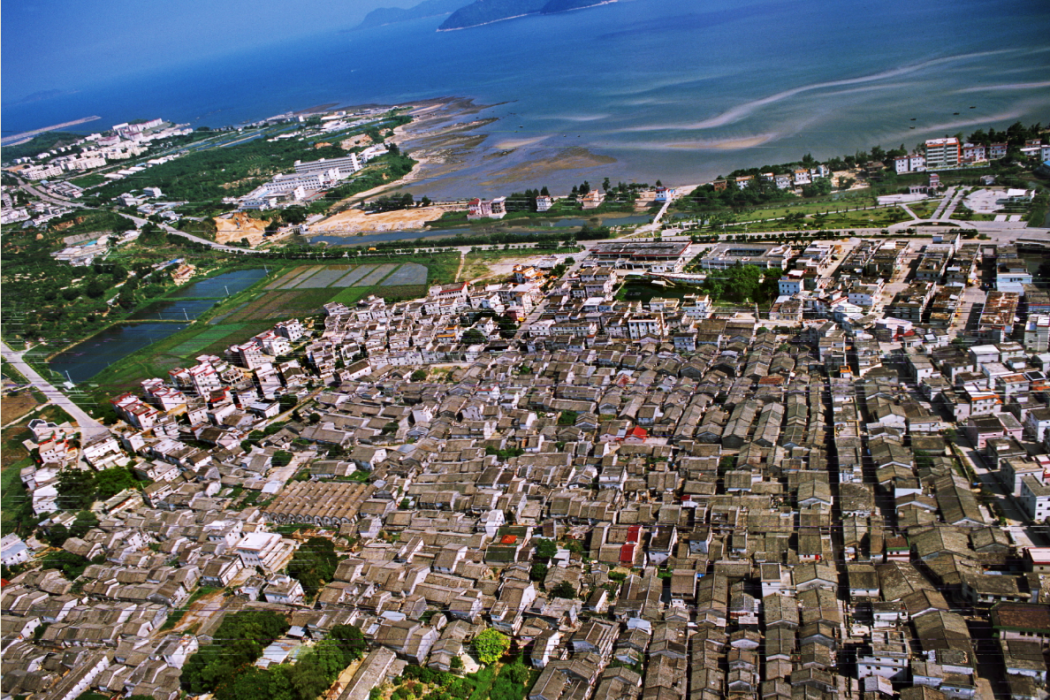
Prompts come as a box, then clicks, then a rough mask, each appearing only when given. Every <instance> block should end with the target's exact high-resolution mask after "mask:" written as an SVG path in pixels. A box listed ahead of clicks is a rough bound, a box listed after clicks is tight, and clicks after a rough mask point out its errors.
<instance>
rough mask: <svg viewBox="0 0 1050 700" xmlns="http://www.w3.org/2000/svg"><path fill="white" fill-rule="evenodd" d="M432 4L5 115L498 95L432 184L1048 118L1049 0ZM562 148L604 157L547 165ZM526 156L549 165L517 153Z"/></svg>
mask: <svg viewBox="0 0 1050 700" xmlns="http://www.w3.org/2000/svg"><path fill="white" fill-rule="evenodd" d="M440 21H441V20H440V19H439V18H432V19H427V20H420V21H417V22H413V23H408V24H400V25H391V26H387V27H381V28H378V29H374V30H368V31H361V32H352V31H337V30H334V29H331V30H326V31H322V32H319V33H318V34H317V35H316V36H314V37H311V38H310V39H308V40H298V41H293V42H287V43H277V44H269V43H267V44H265V45H262V44H261V45H260V46H259V47H258V48H257V49H253V50H252V51H248V52H242V53H239V54H234V55H229V56H226V57H224V58H223V59H221V60H219V59H211V60H208V61H203V62H198V63H192V62H191V63H187V64H184V65H181V66H179V67H177V68H168V69H164V70H159V69H144V70H143V72H142V73H140V74H138V75H136V76H134V77H132V78H124V79H122V80H120V81H112V82H108V83H107V82H104V81H99V82H98V83H96V84H91V85H84V86H82V87H80V89H79V90H77V91H75V92H72V93H65V94H62V95H59V96H56V97H52V98H49V99H44V100H38V101H35V102H21V103H18V102H8V101H5V102H4V103H3V109H2V114H3V120H4V131H5V133H8V134H10V133H12V132H16V131H21V130H27V129H33V128H39V127H41V126H46V125H49V124H55V123H58V122H63V121H67V120H72V119H77V118H80V117H84V116H87V115H91V114H97V115H99V116H101V117H102V120H101V121H100V122H95V123H94V124H92V125H86V127H90V126H96V128H97V125H103V126H108V125H110V124H113V123H117V122H119V121H124V120H127V119H132V118H138V117H153V116H163V117H165V118H169V119H175V120H178V121H180V122H188V123H190V124H193V125H210V126H219V125H224V124H232V123H239V122H243V121H250V120H255V119H259V118H263V117H266V116H270V115H273V114H277V113H281V112H286V111H290V110H298V109H304V108H307V107H310V106H313V105H320V104H327V103H339V104H347V105H349V104H364V103H379V104H397V103H403V102H408V101H411V100H418V99H424V98H434V97H440V96H459V97H468V98H473V99H474V100H476V101H477V102H478V103H482V104H489V105H492V104H498V106H496V107H493V108H491V109H490V110H487V111H486V112H484V113H483V114H482V116H495V117H500V119H499V121H497V122H496V123H494V124H492V125H490V126H489V127H487V128H485V130H484V132H485V133H487V134H488V139H487V141H486V143H485V145H486V146H487V147H488V146H491V147H495V148H499V149H503V150H508V151H512V152H513V153H512V154H511V155H510V156H509V157H507V158H499V159H490V160H487V161H485V163H484V164H477V165H473V166H472V167H470V168H468V169H467V170H465V171H463V172H461V173H459V174H458V175H457V176H456V177H453V178H444V179H441V180H435V181H424V182H423V183H419V184H417V185H416V186H414V187H413V188H412V189H414V190H416V191H423V190H427V191H428V193H429V194H431V195H432V196H435V195H436V196H442V195H463V194H470V193H485V192H496V191H504V192H505V191H507V190H508V189H509V188H510V186H509V185H508V182H514V183H517V182H518V181H519V180H520V181H521V186H522V187H524V186H530V185H537V186H538V185H540V184H549V185H551V186H568V185H569V184H571V183H576V182H580V181H581V180H582V179H584V178H586V179H589V180H590V181H592V182H595V181H600V180H601V179H602V178H603V177H611V178H612V179H613V181H614V182H615V181H616V180H618V179H622V180H627V181H630V180H635V181H648V182H653V181H655V180H656V179H658V178H661V179H663V181H664V182H665V183H676V184H685V183H695V182H700V181H703V180H705V179H708V178H711V177H714V176H715V175H717V174H720V173H723V172H728V171H729V170H732V169H734V168H736V167H744V166H752V165H762V164H767V163H776V162H783V161H788V160H792V159H796V158H798V157H800V156H801V155H802V154H804V153H807V152H809V153H812V154H813V155H814V156H816V157H818V158H819V157H828V156H832V155H839V154H843V153H851V152H853V151H855V150H858V149H866V148H869V147H870V146H872V145H875V144H879V145H882V146H884V147H895V146H898V145H900V144H901V143H904V144H905V145H906V146H909V147H910V146H913V145H915V144H916V143H918V142H920V141H921V140H922V139H924V138H929V137H933V136H943V135H945V134H955V133H958V132H962V133H968V132H969V131H972V130H973V129H975V128H977V127H978V126H986V125H991V126H995V127H997V128H999V127H1004V126H1007V125H1009V124H1011V123H1013V122H1014V121H1018V120H1020V121H1025V122H1034V121H1042V122H1044V123H1046V122H1048V121H1050V80H1048V79H1047V76H1050V41H1048V38H1047V32H1046V28H1047V27H1050V4H1048V3H1046V2H1043V1H1041V0H1006V1H1004V2H996V3H988V2H982V1H979V0H959V1H952V2H948V1H947V0H929V1H928V2H924V3H915V2H912V1H910V0H885V1H883V2H879V3H872V2H868V1H863V0H843V1H841V2H835V3H799V2H788V1H784V0H754V1H752V2H743V3H741V2H732V1H729V0H712V1H710V2H698V1H697V0H659V1H658V0H622V1H621V2H617V3H615V4H611V5H606V6H602V7H598V8H593V9H589V10H584V11H579V12H573V13H568V14H564V15H553V16H540V17H528V18H523V19H518V20H512V21H507V22H500V23H496V24H492V25H488V26H484V27H479V28H474V29H469V30H464V31H457V32H441V33H439V32H436V31H434V30H435V28H436V26H437V24H439V23H440ZM44 87H46V86H44ZM8 94H9V92H8V91H5V96H6V95H8ZM912 127H914V128H912ZM570 148H573V149H577V150H576V151H574V152H576V153H578V152H579V149H585V150H586V152H588V153H590V154H595V155H598V156H605V157H606V159H608V158H615V159H616V162H615V163H609V164H603V165H598V166H596V167H589V168H584V169H580V168H567V169H559V160H564V159H565V158H567V157H568V155H567V153H568V149H570ZM537 165H539V166H546V170H544V171H543V176H542V182H537V181H535V180H536V179H537V178H538V177H539V176H538V175H537V174H536V172H537V171H536V169H535V167H531V168H526V169H525V170H522V169H521V168H522V167H523V166H537ZM515 186H516V185H515ZM428 188H429V189H428Z"/></svg>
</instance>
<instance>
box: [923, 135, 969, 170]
mask: <svg viewBox="0 0 1050 700" xmlns="http://www.w3.org/2000/svg"><path fill="white" fill-rule="evenodd" d="M961 160H962V150H961V148H960V147H959V139H957V138H955V137H954V136H950V137H948V138H943V139H929V140H928V141H927V142H926V168H927V170H937V169H938V168H955V167H958V166H959V162H960V161H961Z"/></svg>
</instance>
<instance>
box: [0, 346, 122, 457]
mask: <svg viewBox="0 0 1050 700" xmlns="http://www.w3.org/2000/svg"><path fill="white" fill-rule="evenodd" d="M0 346H2V349H3V356H4V359H5V360H7V361H8V362H10V363H11V365H12V366H13V367H14V368H15V369H16V370H18V371H19V372H20V373H21V374H22V376H23V377H25V378H26V379H27V380H28V381H29V383H30V384H32V385H33V386H34V387H36V388H37V389H39V390H40V391H41V392H43V394H44V396H46V397H47V399H48V400H49V401H50V402H51V403H53V404H55V405H56V406H60V407H61V408H62V410H63V411H65V412H66V413H68V414H69V415H71V416H72V417H73V418H74V419H75V420H76V422H77V425H79V426H80V432H81V433H82V434H83V436H84V438H85V439H86V438H90V437H93V436H95V435H101V434H103V433H108V432H109V429H108V428H107V427H106V426H104V425H102V424H101V423H99V422H98V421H97V420H95V419H94V418H92V417H91V416H89V415H88V414H87V412H86V411H85V410H84V409H82V408H81V407H80V406H77V405H76V404H75V403H73V400H72V399H71V398H69V397H68V396H66V395H65V394H63V393H62V392H61V391H59V390H58V389H56V388H55V387H54V386H53V385H52V384H51V383H50V382H48V381H47V380H46V379H44V378H43V377H41V376H40V374H39V373H37V371H36V370H35V369H33V368H32V367H30V366H29V365H28V364H26V362H25V361H24V360H23V359H22V355H23V354H24V353H21V352H15V351H14V350H12V349H11V348H9V347H8V346H7V343H0Z"/></svg>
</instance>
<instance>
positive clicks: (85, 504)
mask: <svg viewBox="0 0 1050 700" xmlns="http://www.w3.org/2000/svg"><path fill="white" fill-rule="evenodd" d="M55 488H56V489H57V490H58V498H57V499H56V501H55V502H56V504H57V505H58V507H59V508H60V509H62V510H86V509H88V508H90V507H91V504H92V503H94V502H95V492H96V490H97V485H96V483H95V473H94V472H89V471H82V470H80V469H66V470H64V471H62V472H60V473H59V475H58V484H57V485H56V487H55Z"/></svg>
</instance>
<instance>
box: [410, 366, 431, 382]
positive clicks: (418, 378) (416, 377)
mask: <svg viewBox="0 0 1050 700" xmlns="http://www.w3.org/2000/svg"><path fill="white" fill-rule="evenodd" d="M410 379H411V380H412V381H414V382H423V381H426V379H427V371H426V370H425V369H417V370H416V371H415V372H413V373H412V376H411V377H410Z"/></svg>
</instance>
